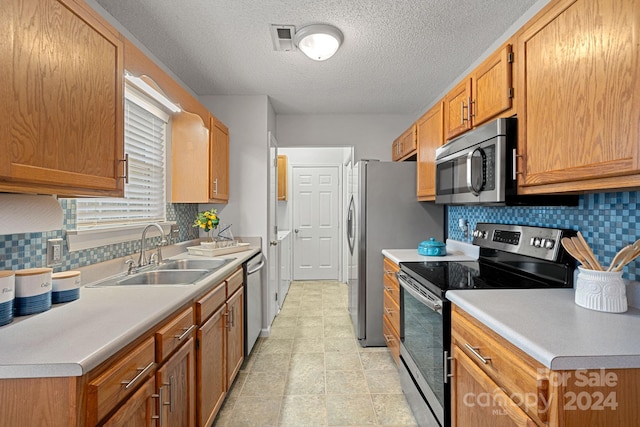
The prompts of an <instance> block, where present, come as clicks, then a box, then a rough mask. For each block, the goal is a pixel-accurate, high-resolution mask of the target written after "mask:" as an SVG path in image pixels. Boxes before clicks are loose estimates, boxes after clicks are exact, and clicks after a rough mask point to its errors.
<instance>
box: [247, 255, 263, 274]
mask: <svg viewBox="0 0 640 427" xmlns="http://www.w3.org/2000/svg"><path fill="white" fill-rule="evenodd" d="M262 267H264V257H262V260H261V261H260V264H258V266H257V267H254V268H252V269H251V270H249V269H247V276H248V275H250V274H253V273H256V272H257V271H258V270H260V269H262Z"/></svg>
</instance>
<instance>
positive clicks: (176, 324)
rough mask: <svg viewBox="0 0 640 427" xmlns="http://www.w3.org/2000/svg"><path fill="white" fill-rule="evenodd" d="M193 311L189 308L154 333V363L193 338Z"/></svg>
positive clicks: (194, 326) (160, 360)
mask: <svg viewBox="0 0 640 427" xmlns="http://www.w3.org/2000/svg"><path fill="white" fill-rule="evenodd" d="M195 328H196V325H195V324H194V323H193V309H192V308H191V307H189V308H188V309H186V310H185V311H183V312H182V313H180V314H179V315H177V316H176V317H175V318H174V319H173V320H172V321H171V322H169V323H168V324H167V325H165V326H164V327H163V328H162V329H160V330H159V331H158V332H156V361H157V362H158V363H160V362H162V361H163V360H164V359H165V358H166V357H167V356H169V355H170V354H171V353H173V351H174V350H175V349H176V348H178V347H180V346H181V345H182V344H184V343H185V342H187V341H188V340H189V338H191V337H192V336H193V331H194V330H195Z"/></svg>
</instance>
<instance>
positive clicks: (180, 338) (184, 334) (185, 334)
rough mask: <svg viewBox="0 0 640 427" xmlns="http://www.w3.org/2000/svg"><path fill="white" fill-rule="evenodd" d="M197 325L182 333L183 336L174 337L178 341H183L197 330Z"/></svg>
mask: <svg viewBox="0 0 640 427" xmlns="http://www.w3.org/2000/svg"><path fill="white" fill-rule="evenodd" d="M195 327H196V325H191V326H190V327H188V328H187V329H185V331H184V332H183V333H182V335H174V337H175V338H177V339H178V341H182V340H183V339H184V338H185V337H187V336H189V334H191V331H193V328H195Z"/></svg>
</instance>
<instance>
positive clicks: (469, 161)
mask: <svg viewBox="0 0 640 427" xmlns="http://www.w3.org/2000/svg"><path fill="white" fill-rule="evenodd" d="M475 152H476V150H473V151H470V152H469V154H467V189H468V190H469V192H470V193H471V194H473V195H474V196H478V195H480V192H478V191H477V190H476V189H475V188H474V186H473V155H474V153H475Z"/></svg>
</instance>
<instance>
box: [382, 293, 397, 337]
mask: <svg viewBox="0 0 640 427" xmlns="http://www.w3.org/2000/svg"><path fill="white" fill-rule="evenodd" d="M383 294H384V298H383V302H382V312H383V317H386V318H387V319H388V320H389V323H390V324H391V326H392V327H393V328H394V330H395V331H396V334H399V332H400V306H399V305H398V304H396V303H395V301H394V300H393V297H392V296H391V294H389V292H387V291H384V292H383Z"/></svg>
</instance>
